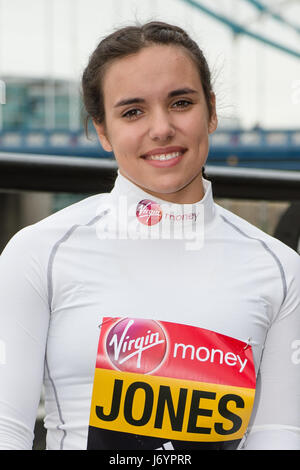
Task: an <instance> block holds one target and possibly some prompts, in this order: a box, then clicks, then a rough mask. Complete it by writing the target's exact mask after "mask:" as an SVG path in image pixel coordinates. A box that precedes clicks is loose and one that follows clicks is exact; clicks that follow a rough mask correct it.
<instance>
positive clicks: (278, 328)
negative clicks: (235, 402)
mask: <svg viewBox="0 0 300 470" xmlns="http://www.w3.org/2000/svg"><path fill="white" fill-rule="evenodd" d="M287 255H288V256H286V257H285V258H287V260H288V264H287V263H286V262H285V278H284V280H285V282H286V284H285V286H286V295H285V299H284V301H283V303H282V306H281V308H280V311H279V312H278V313H277V315H276V318H275V320H274V321H273V323H272V325H271V327H270V328H269V331H268V334H267V338H266V342H265V346H264V350H263V354H262V360H261V365H260V371H259V374H258V381H257V390H256V394H257V397H256V398H255V409H254V411H253V414H252V419H251V422H250V428H249V434H248V436H247V438H246V440H245V444H244V447H243V448H244V449H246V450H252V449H253V450H254V449H256V450H275V449H276V450H300V257H299V256H298V255H297V254H296V253H295V252H293V253H292V256H291V254H290V253H289V252H288V253H287Z"/></svg>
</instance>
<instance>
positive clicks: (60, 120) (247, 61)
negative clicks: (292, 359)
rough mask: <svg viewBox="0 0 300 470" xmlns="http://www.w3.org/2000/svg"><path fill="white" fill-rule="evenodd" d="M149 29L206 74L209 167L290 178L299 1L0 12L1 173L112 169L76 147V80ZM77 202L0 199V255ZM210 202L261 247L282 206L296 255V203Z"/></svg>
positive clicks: (80, 1)
mask: <svg viewBox="0 0 300 470" xmlns="http://www.w3.org/2000/svg"><path fill="white" fill-rule="evenodd" d="M154 19H156V20H161V21H167V22H171V23H175V24H177V25H179V26H182V27H183V28H184V29H186V30H187V31H188V32H189V33H190V35H191V36H192V37H193V38H194V39H195V40H196V41H197V42H198V44H199V45H200V47H201V48H202V49H203V50H204V53H205V55H206V57H207V59H208V62H209V65H210V67H211V71H212V76H213V83H214V89H215V92H216V96H217V112H218V116H219V128H218V130H217V131H216V132H215V134H213V135H212V136H211V149H210V154H209V159H208V165H217V166H222V167H227V168H228V167H229V168H233V167H234V168H239V167H244V168H258V169H278V170H279V169H280V170H288V171H290V172H295V171H300V1H299V0H261V1H258V0H110V1H109V2H107V1H104V0H0V163H1V155H4V154H8V153H9V154H10V155H16V154H17V155H19V154H20V155H23V154H25V155H26V154H27V155H28V154H30V155H36V157H37V158H38V156H39V155H53V156H57V155H59V156H70V157H71V156H75V157H76V156H78V157H79V156H80V157H92V158H113V155H111V154H107V153H106V152H104V151H103V149H102V148H101V146H100V144H99V142H98V141H97V139H96V137H95V135H94V136H93V135H92V136H91V138H90V139H87V137H86V135H85V132H84V126H83V118H84V111H83V106H82V99H81V92H80V78H81V74H82V71H83V69H84V67H85V66H86V64H87V61H88V57H89V55H90V54H91V52H92V51H93V50H94V48H95V47H96V45H97V44H98V42H99V41H100V40H101V38H102V37H104V36H105V35H106V34H108V33H110V32H111V31H112V30H113V29H115V28H118V27H121V26H123V25H127V24H134V23H135V22H136V21H140V22H144V21H150V20H154ZM158 78H159V71H158ZM90 130H91V133H92V134H93V129H92V128H90ZM67 177H68V176H67V175H66V178H67ZM299 192H300V188H299ZM86 195H87V194H78V193H77V194H70V193H67V192H66V193H49V192H46V191H42V192H38V193H37V192H30V191H24V192H20V191H19V192H12V191H7V190H3V189H1V187H0V214H1V217H2V231H1V234H0V249H1V250H2V248H3V247H4V246H5V244H6V243H7V241H8V240H9V239H10V237H11V236H12V235H13V234H14V233H15V232H16V231H18V230H19V229H20V228H22V227H24V226H26V225H29V224H31V223H34V222H36V221H38V220H40V219H42V218H43V217H46V216H47V215H49V214H51V213H53V212H54V211H56V210H59V209H60V208H62V207H64V206H66V205H68V204H71V203H72V202H75V201H77V200H78V199H81V198H83V197H85V196H86ZM298 199H299V198H298ZM217 202H219V203H220V204H221V205H223V206H224V207H226V208H228V209H229V210H232V211H233V212H236V213H237V214H238V215H240V216H242V217H244V218H245V219H247V220H249V221H250V222H251V223H254V224H255V225H257V226H258V227H260V228H262V229H263V230H264V231H266V232H268V233H270V234H271V235H273V234H276V228H277V227H278V223H279V222H280V220H281V219H282V217H283V216H284V214H286V211H287V210H288V209H290V208H291V205H292V206H293V207H292V210H291V215H289V216H288V217H287V219H288V222H287V224H288V225H287V226H286V227H285V229H286V230H287V231H291V230H292V231H293V237H294V239H295V240H297V242H293V248H294V249H296V250H298V251H299V252H300V243H299V239H300V206H299V202H294V201H293V203H292V204H291V201H280V202H279V201H278V202H276V201H275V202H274V201H273V202H269V201H267V200H261V201H250V200H249V201H247V200H244V199H243V200H238V199H234V200H233V199H231V200H230V199H222V200H219V201H217ZM42 414H43V411H42V408H41V410H40V416H41V417H42ZM37 426H39V427H40V429H42V424H41V421H40V420H38V421H37ZM43 439H44V434H43V433H42V434H40V433H37V440H36V443H35V446H36V448H39V447H40V446H41V447H42V446H43V445H44V440H43Z"/></svg>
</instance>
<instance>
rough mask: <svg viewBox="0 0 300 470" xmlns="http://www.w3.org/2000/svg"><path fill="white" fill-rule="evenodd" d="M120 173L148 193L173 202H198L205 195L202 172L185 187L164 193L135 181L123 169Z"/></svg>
mask: <svg viewBox="0 0 300 470" xmlns="http://www.w3.org/2000/svg"><path fill="white" fill-rule="evenodd" d="M120 174H121V175H122V176H124V178H126V179H128V180H129V181H131V182H132V183H133V184H135V185H136V186H137V187H139V188H140V189H141V190H142V191H145V192H146V193H148V194H151V196H154V197H156V198H158V199H161V200H163V201H166V202H171V203H173V204H195V203H196V202H199V201H201V199H203V197H204V195H205V190H204V185H203V179H202V173H201V174H199V175H197V176H195V178H193V180H192V181H190V182H189V183H188V184H187V185H186V186H184V187H183V188H179V189H178V190H176V191H174V192H163V193H161V192H157V191H152V190H151V189H148V188H147V187H145V186H141V185H139V184H138V183H136V182H135V181H132V180H131V179H130V178H128V176H127V175H124V174H123V173H122V172H121V171H120Z"/></svg>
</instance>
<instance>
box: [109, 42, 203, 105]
mask: <svg viewBox="0 0 300 470" xmlns="http://www.w3.org/2000/svg"><path fill="white" fill-rule="evenodd" d="M182 86H185V87H187V86H190V87H194V88H198V89H202V86H201V80H200V76H199V71H198V69H197V67H196V65H195V63H194V62H193V60H192V58H191V57H190V56H189V54H188V52H186V51H185V50H184V49H183V48H182V47H180V46H172V45H171V46H170V45H154V46H148V47H145V48H144V49H142V50H141V51H139V52H138V53H136V54H132V55H130V56H127V57H122V58H121V59H117V60H115V61H114V62H112V63H111V64H110V65H109V66H108V68H107V70H106V72H105V75H104V80H103V92H104V99H105V101H116V100H118V99H121V98H124V96H128V97H130V96H132V95H134V96H143V97H147V95H149V97H150V96H153V95H155V94H156V93H159V94H164V93H167V92H169V91H170V90H171V89H176V88H179V87H182Z"/></svg>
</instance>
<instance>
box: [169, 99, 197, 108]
mask: <svg viewBox="0 0 300 470" xmlns="http://www.w3.org/2000/svg"><path fill="white" fill-rule="evenodd" d="M191 104H192V102H191V101H188V100H179V101H176V102H175V103H174V104H173V106H174V107H175V108H187V107H188V106H189V105H191Z"/></svg>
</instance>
